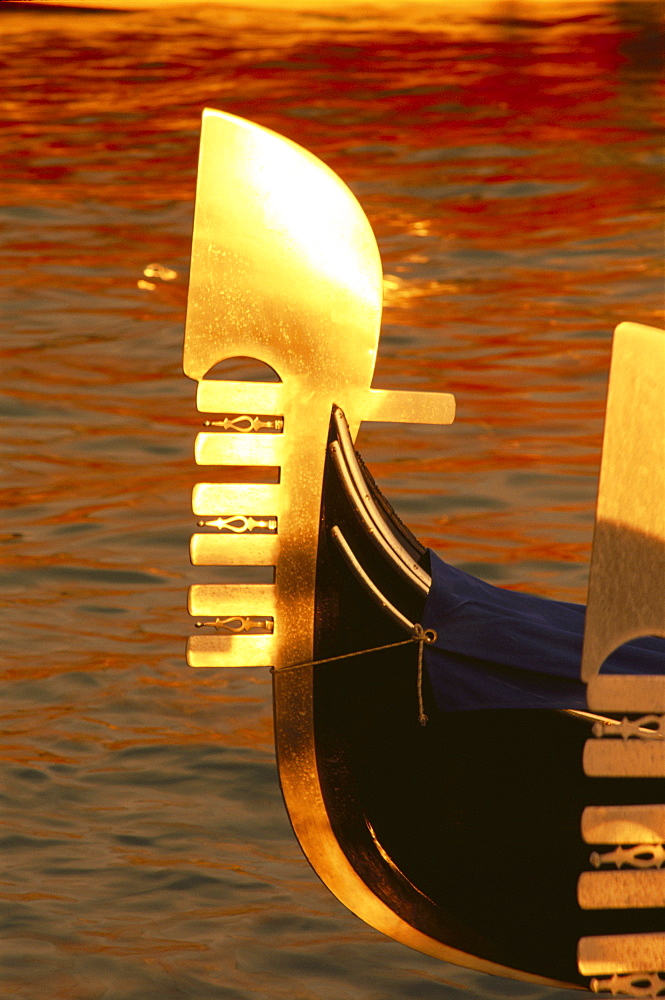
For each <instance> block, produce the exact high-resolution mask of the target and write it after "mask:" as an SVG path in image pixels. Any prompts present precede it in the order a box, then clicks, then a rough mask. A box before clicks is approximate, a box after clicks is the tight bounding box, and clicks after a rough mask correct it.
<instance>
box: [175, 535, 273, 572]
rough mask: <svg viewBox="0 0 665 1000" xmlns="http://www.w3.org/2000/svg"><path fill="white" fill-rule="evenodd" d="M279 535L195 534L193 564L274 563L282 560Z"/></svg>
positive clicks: (192, 551)
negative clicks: (280, 558)
mask: <svg viewBox="0 0 665 1000" xmlns="http://www.w3.org/2000/svg"><path fill="white" fill-rule="evenodd" d="M280 544H281V539H280V536H279V535H249V534H243V535H232V534H229V535H204V534H197V535H192V538H191V541H190V545H189V554H190V559H191V562H192V566H222V565H224V566H274V565H276V563H277V560H278V559H279V553H280Z"/></svg>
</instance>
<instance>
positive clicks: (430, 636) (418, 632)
mask: <svg viewBox="0 0 665 1000" xmlns="http://www.w3.org/2000/svg"><path fill="white" fill-rule="evenodd" d="M437 638H438V636H437V634H436V632H435V631H434V629H433V628H427V629H424V628H423V627H422V625H419V624H416V625H414V626H413V632H412V633H411V635H410V636H409V638H408V639H402V640H401V641H400V642H389V643H387V644H386V645H385V646H372V647H371V649H356V650H355V651H354V652H353V653H340V654H339V655H338V656H327V657H326V658H325V659H323V660H309V661H308V662H307V663H292V664H291V666H289V667H279V668H278V669H277V670H275V668H274V667H271V668H270V673H271V674H275V673H277V674H285V673H287V672H288V671H290V670H305V669H306V668H307V667H318V666H319V665H320V664H322V663H337V661H338V660H349V659H351V657H353V656H365V655H366V654H367V653H381V652H383V651H384V650H386V649H397V647H398V646H408V645H409V643H410V642H417V643H418V722H419V723H420V725H421V726H426V725H427V723H428V721H429V720H428V718H427V715H426V714H425V705H424V701H423V647H424V646H425V645H428V646H430V645H431V644H432V643H433V642H436V640H437Z"/></svg>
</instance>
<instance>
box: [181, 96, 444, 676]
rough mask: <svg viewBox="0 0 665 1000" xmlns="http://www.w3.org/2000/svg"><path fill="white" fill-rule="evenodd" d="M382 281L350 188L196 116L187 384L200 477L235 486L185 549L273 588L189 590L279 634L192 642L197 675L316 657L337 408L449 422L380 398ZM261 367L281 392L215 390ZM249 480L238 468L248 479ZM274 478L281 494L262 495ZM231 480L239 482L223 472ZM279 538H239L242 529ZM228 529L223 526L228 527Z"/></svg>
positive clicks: (304, 157)
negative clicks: (238, 360) (323, 509)
mask: <svg viewBox="0 0 665 1000" xmlns="http://www.w3.org/2000/svg"><path fill="white" fill-rule="evenodd" d="M382 294H383V284H382V271H381V262H380V258H379V252H378V248H377V245H376V240H375V238H374V234H373V232H372V229H371V227H370V225H369V222H368V221H367V218H366V217H365V215H364V213H363V211H362V209H361V207H360V205H359V204H358V202H357V201H356V199H355V197H354V196H353V195H352V193H351V192H350V191H349V189H348V188H347V187H346V185H345V184H343V183H342V181H341V180H340V179H339V178H338V177H337V176H336V175H335V174H334V173H333V172H332V171H331V170H330V169H329V168H328V167H327V166H325V164H323V163H322V162H321V161H320V160H318V159H317V158H316V157H315V156H313V155H312V154H311V153H309V152H307V151H306V150H304V149H302V148H301V147H299V146H297V145H296V144H295V143H293V142H290V141H289V140H288V139H285V138H283V137H282V136H279V135H277V134H276V133H274V132H271V131H269V130H268V129H264V128H261V127H259V126H258V125H254V124H252V123H250V122H247V121H244V120H243V119H241V118H236V117H235V116H233V115H228V114H225V113H222V112H219V111H212V110H209V109H206V111H205V112H204V115H203V127H202V134H201V151H200V159H199V172H198V183H197V198H196V212H195V219H194V238H193V246H192V264H191V277H190V293H189V304H188V312H187V324H186V332H185V358H184V369H185V373H186V374H187V375H189V376H190V377H191V378H193V379H196V380H197V381H198V382H199V387H198V392H197V406H198V409H199V410H200V411H201V412H203V413H205V414H208V415H218V419H209V420H208V421H207V425H208V427H210V430H206V431H204V432H202V433H201V434H199V435H198V437H197V439H196V461H197V462H198V464H199V465H205V466H218V467H220V466H222V467H226V473H225V477H224V478H225V479H226V480H228V479H230V478H233V479H235V481H233V482H229V481H225V482H223V483H200V484H199V485H198V486H196V487H195V489H194V496H193V508H194V513H195V514H197V515H199V516H201V517H203V518H210V519H211V521H209V522H207V523H214V524H217V525H218V527H219V529H220V530H219V533H216V534H197V535H194V537H193V539H192V548H191V554H192V561H193V562H194V563H195V564H196V565H212V564H218V565H262V566H273V567H275V577H274V583H270V584H243V585H241V586H239V585H227V584H203V585H196V586H194V587H192V588H191V591H190V601H189V607H190V612H191V614H192V615H196V616H200V617H205V616H214V617H215V618H219V619H223V618H229V617H237V616H245V617H256V616H259V617H262V618H266V619H271V620H273V621H274V631H273V632H272V634H270V635H256V634H250V635H198V636H194V637H192V638H191V639H190V641H189V645H188V662H189V663H190V664H191V665H192V666H201V667H204V666H210V667H212V666H272V667H275V668H276V669H277V670H279V669H280V668H281V667H284V666H289V665H292V664H295V663H304V662H307V661H309V660H311V658H312V653H313V629H314V584H315V570H316V550H317V539H318V531H319V512H320V502H321V487H322V479H323V466H324V460H325V452H326V441H327V436H328V428H329V423H330V417H331V412H332V409H333V406H340V407H341V408H342V409H343V411H344V413H345V414H346V418H347V420H348V422H349V426H350V428H351V433H352V435H353V436H354V437H355V435H356V433H357V430H358V427H359V425H360V422H361V420H373V421H395V422H412V423H428V424H444V423H451V422H452V420H453V417H454V399H453V397H452V396H450V395H448V394H438V393H418V392H391V391H385V390H378V389H372V388H371V382H372V376H373V373H374V364H375V360H376V354H377V349H378V344H379V333H380V321H381V307H382ZM233 357H247V358H254V359H256V360H258V361H260V362H263V363H264V364H266V365H268V366H269V367H270V368H271V369H273V371H274V372H275V373H276V375H277V376H278V377H279V379H280V381H279V382H241V381H235V382H234V381H219V380H213V379H206V375H207V374H208V373H209V372H210V371H211V369H213V368H214V367H215V365H217V364H218V363H219V362H221V361H223V360H225V359H228V358H233ZM252 467H253V469H254V472H255V475H254V477H253V479H254V481H252V482H248V481H246V480H247V479H248V478H249V477H248V476H247V475H246V473H245V472H244V471H243V470H247V469H250V468H252ZM266 467H272V468H274V467H278V470H279V471H278V482H277V483H275V482H256V478H257V476H259V477H260V473H259V471H258V470H259V469H265V468H266ZM232 468H233V469H235V470H236V471H235V473H233V474H231V473H230V470H231V469H232ZM260 522H266V523H270V524H276V530H271V531H270V532H263V533H255V532H252V533H251V534H249V533H248V532H247V533H246V532H242V531H237V530H236V529H235V528H234V527H233V525H242V524H245V523H247V524H252V523H253V524H258V523H260ZM225 524H226V525H228V528H225V527H223V525H225Z"/></svg>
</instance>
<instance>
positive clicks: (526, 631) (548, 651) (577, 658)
mask: <svg viewBox="0 0 665 1000" xmlns="http://www.w3.org/2000/svg"><path fill="white" fill-rule="evenodd" d="M430 559H431V566H432V587H431V590H430V592H429V596H428V598H427V603H426V605H425V612H424V616H423V622H422V624H423V627H424V628H432V629H435V631H436V632H437V635H438V639H437V641H436V643H435V644H433V645H431V646H425V667H426V669H427V672H428V675H429V679H430V681H431V684H432V688H433V689H434V697H435V699H436V703H437V706H438V708H439V709H440V711H443V712H454V711H468V710H471V709H481V708H551V709H559V708H577V709H582V710H585V709H586V708H587V704H586V685H584V684H583V683H582V682H581V680H580V663H581V658H582V638H583V633H584V614H585V607H584V605H582V604H565V603H563V602H561V601H548V600H546V599H545V598H543V597H533V596H532V595H531V594H519V593H516V592H514V591H511V590H502V589H501V587H493V586H492V585H491V584H490V583H484V582H483V581H482V580H477V579H476V578H475V577H473V576H469V574H468V573H464V572H463V571H462V570H460V569H455V568H454V567H452V566H448V565H447V564H446V563H444V562H443V561H442V560H441V559H439V558H438V556H436V555H435V554H434V553H433V552H431V551H430ZM603 671H604V672H605V671H607V673H613V674H663V673H665V640H663V639H656V638H651V637H649V638H646V639H637V640H635V641H634V642H631V643H628V644H627V645H626V646H622V647H621V648H620V649H619V650H616V651H615V652H614V653H613V654H612V655H611V656H610V657H609V658H608V660H607V661H606V664H605V666H604V667H603Z"/></svg>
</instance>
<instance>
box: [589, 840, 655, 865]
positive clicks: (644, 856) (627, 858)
mask: <svg viewBox="0 0 665 1000" xmlns="http://www.w3.org/2000/svg"><path fill="white" fill-rule="evenodd" d="M589 862H590V864H592V865H593V867H594V868H600V867H601V866H602V865H614V866H615V867H616V868H623V867H624V866H626V867H628V868H660V867H661V865H663V864H664V863H665V847H663V845H662V844H634V845H633V846H632V847H615V848H614V850H613V851H605V852H604V853H602V854H601V853H600V852H599V851H593V853H592V854H591V856H590V858H589Z"/></svg>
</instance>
